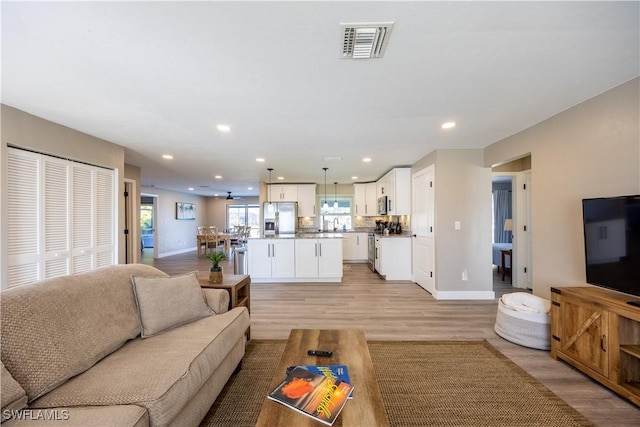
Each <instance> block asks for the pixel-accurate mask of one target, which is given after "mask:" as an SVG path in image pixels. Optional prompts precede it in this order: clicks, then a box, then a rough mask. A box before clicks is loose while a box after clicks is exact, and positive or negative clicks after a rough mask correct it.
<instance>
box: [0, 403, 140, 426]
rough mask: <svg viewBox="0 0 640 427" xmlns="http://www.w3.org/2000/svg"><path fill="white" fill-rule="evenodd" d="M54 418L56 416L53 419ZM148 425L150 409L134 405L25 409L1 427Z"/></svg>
mask: <svg viewBox="0 0 640 427" xmlns="http://www.w3.org/2000/svg"><path fill="white" fill-rule="evenodd" d="M52 419H53V420H52ZM29 426H33V427H44V426H46V427H57V426H60V427H105V426H109V427H148V426H149V415H148V414H147V410H146V409H145V408H142V407H140V406H135V405H118V406H84V407H79V408H48V409H26V410H25V411H23V414H22V416H21V417H20V419H19V418H18V417H14V418H13V419H12V420H10V421H8V422H6V423H3V424H2V427H29Z"/></svg>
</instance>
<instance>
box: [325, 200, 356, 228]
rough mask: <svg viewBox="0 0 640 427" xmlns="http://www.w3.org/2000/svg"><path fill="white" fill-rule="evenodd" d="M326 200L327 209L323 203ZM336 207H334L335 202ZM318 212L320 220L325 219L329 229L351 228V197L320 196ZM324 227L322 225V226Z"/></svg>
mask: <svg viewBox="0 0 640 427" xmlns="http://www.w3.org/2000/svg"><path fill="white" fill-rule="evenodd" d="M325 201H326V202H327V205H328V209H325V207H324V203H325ZM336 202H337V203H338V207H337V208H336V207H335V203H336ZM320 206H321V208H320V213H321V214H322V220H323V221H327V222H326V224H327V227H328V229H329V230H333V229H334V228H337V229H338V230H351V228H352V225H351V219H352V217H351V198H350V197H327V198H326V199H325V198H323V197H321V198H320ZM323 228H324V227H323Z"/></svg>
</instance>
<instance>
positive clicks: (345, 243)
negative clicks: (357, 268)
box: [342, 233, 369, 262]
mask: <svg viewBox="0 0 640 427" xmlns="http://www.w3.org/2000/svg"><path fill="white" fill-rule="evenodd" d="M367 244H368V243H367V233H343V234H342V258H343V260H344V261H345V262H366V261H367V257H368V251H369V248H368V246H367Z"/></svg>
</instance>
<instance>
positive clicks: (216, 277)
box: [205, 252, 227, 283]
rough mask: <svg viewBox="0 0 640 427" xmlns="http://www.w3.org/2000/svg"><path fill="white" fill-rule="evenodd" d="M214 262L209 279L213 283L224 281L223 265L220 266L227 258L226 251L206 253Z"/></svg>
mask: <svg viewBox="0 0 640 427" xmlns="http://www.w3.org/2000/svg"><path fill="white" fill-rule="evenodd" d="M205 256H206V257H207V258H208V259H209V260H210V261H211V262H212V263H213V265H212V266H211V270H210V271H209V281H210V282H213V283H221V282H222V267H220V261H224V260H226V259H227V256H226V255H225V253H224V252H212V253H210V254H207V255H205Z"/></svg>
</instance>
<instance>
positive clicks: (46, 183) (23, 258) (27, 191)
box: [7, 148, 116, 287]
mask: <svg viewBox="0 0 640 427" xmlns="http://www.w3.org/2000/svg"><path fill="white" fill-rule="evenodd" d="M7 158H8V168H7V173H8V190H9V192H8V203H7V205H8V233H7V234H8V243H7V249H8V250H7V253H8V259H7V270H8V274H7V283H8V287H12V286H18V285H22V284H26V283H30V282H33V281H35V280H39V279H44V278H49V277H56V276H62V275H65V274H71V273H79V272H82V271H88V270H91V269H93V268H96V267H100V266H104V265H110V264H113V263H115V259H116V257H115V255H116V252H115V251H116V244H115V240H116V237H115V229H116V227H115V220H116V219H115V218H116V217H115V194H116V191H115V190H116V188H115V182H116V175H115V172H114V171H113V170H110V169H104V168H100V167H96V166H90V165H86V164H82V163H77V162H72V161H69V160H64V159H58V158H55V157H50V156H46V155H43V154H38V153H32V152H29V151H24V150H19V149H15V148H9V150H8V153H7Z"/></svg>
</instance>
